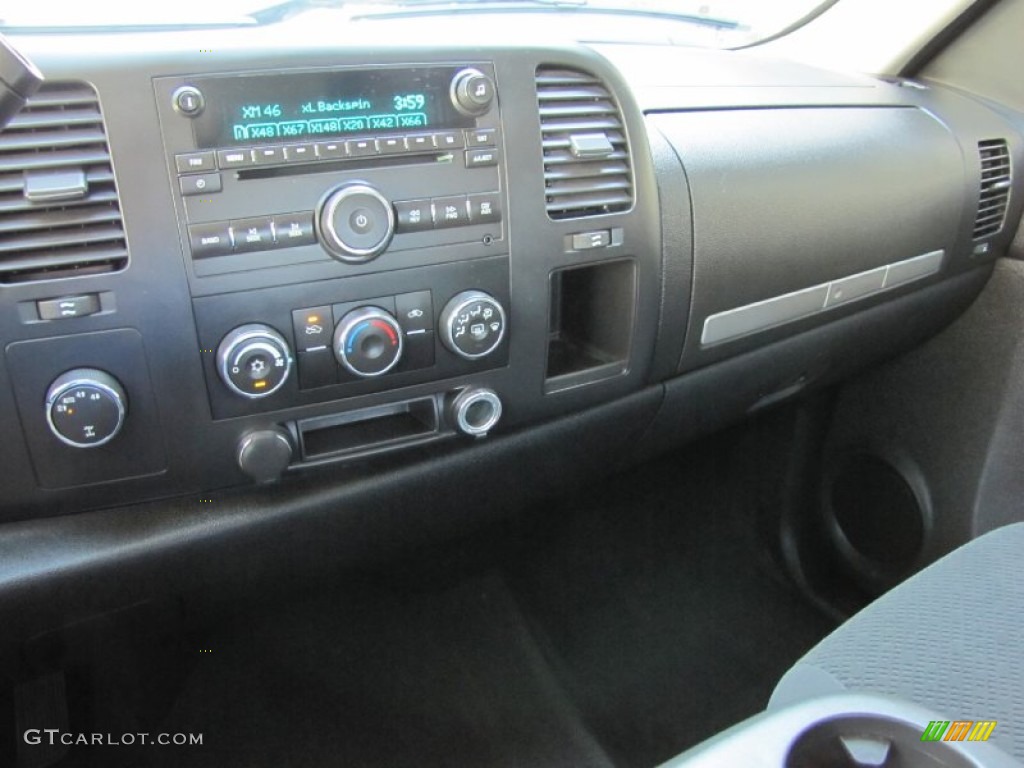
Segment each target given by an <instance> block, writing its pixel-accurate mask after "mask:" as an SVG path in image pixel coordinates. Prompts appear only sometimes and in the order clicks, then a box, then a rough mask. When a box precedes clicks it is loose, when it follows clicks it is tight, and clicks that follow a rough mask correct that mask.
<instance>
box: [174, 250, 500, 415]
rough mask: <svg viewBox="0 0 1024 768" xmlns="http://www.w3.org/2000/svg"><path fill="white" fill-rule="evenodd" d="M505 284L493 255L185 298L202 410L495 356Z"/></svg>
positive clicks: (247, 405) (491, 363) (289, 398)
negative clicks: (202, 384)
mask: <svg viewBox="0 0 1024 768" xmlns="http://www.w3.org/2000/svg"><path fill="white" fill-rule="evenodd" d="M508 291H509V288H508V258H507V257H506V256H498V257H492V258H486V259H478V260H475V261H472V262H467V263H461V264H458V263H457V264H435V265H428V266H424V267H421V268H419V269H415V270H401V271H397V272H388V273H385V274H381V275H363V276H352V277H348V278H344V279H336V280H326V281H321V282H319V283H315V284H299V285H291V286H277V287H275V288H269V289H265V290H258V291H247V292H242V293H237V294H226V295H221V296H204V297H200V298H197V299H194V300H193V307H194V309H195V316H196V321H197V324H198V330H199V341H200V348H201V349H202V350H206V351H204V353H203V354H204V360H205V361H206V370H207V385H208V391H209V396H210V402H211V406H212V409H213V414H214V417H215V418H229V417H234V416H240V415H245V414H249V413H263V412H269V411H277V410H281V409H286V408H289V407H292V406H294V405H304V404H308V403H313V402H326V401H335V400H344V399H346V398H349V397H356V396H358V395H362V394H369V393H372V392H384V391H388V390H392V389H399V388H401V387H406V386H409V385H412V384H416V383H422V382H431V381H440V380H442V379H446V378H451V377H458V376H463V375H466V374H471V373H473V372H477V371H483V370H487V369H490V368H494V367H498V366H503V365H505V364H507V361H508V339H509V334H510V330H511V318H510V317H509V315H508V309H507V307H508V306H509V296H508Z"/></svg>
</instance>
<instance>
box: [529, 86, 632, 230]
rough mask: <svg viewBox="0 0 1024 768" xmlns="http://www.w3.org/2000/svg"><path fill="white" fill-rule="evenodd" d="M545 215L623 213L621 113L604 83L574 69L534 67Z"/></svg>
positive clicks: (628, 178) (628, 187) (626, 182)
mask: <svg viewBox="0 0 1024 768" xmlns="http://www.w3.org/2000/svg"><path fill="white" fill-rule="evenodd" d="M537 105H538V108H539V110H540V126H541V141H542V144H543V149H544V186H545V190H546V195H547V198H546V205H547V212H548V216H549V217H550V218H552V219H572V218H579V217H583V216H596V215H599V214H603V213H614V212H616V211H625V210H628V209H629V208H630V206H631V205H632V204H633V179H632V172H631V170H630V165H629V147H628V145H627V142H626V131H625V129H624V128H623V125H622V114H621V112H620V111H619V108H618V106H617V104H616V103H615V99H614V98H613V97H612V95H611V93H609V91H608V89H607V88H606V87H605V85H604V84H603V83H602V82H601V81H600V80H598V79H597V78H596V77H594V76H593V75H589V74H587V73H585V72H580V71H577V70H573V69H563V68H558V67H540V68H538V70H537Z"/></svg>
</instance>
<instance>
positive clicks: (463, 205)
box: [430, 195, 469, 229]
mask: <svg viewBox="0 0 1024 768" xmlns="http://www.w3.org/2000/svg"><path fill="white" fill-rule="evenodd" d="M430 202H431V205H432V206H433V209H434V228H435V229H444V228H447V227H461V226H463V225H465V224H468V223H469V203H468V201H467V200H466V196H465V195H452V196H451V197H435V198H433V199H432V200H431V201H430Z"/></svg>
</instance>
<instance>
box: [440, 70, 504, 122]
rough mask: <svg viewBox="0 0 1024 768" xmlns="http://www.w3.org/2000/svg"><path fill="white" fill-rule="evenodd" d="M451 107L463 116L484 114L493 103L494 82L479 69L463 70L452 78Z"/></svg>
mask: <svg viewBox="0 0 1024 768" xmlns="http://www.w3.org/2000/svg"><path fill="white" fill-rule="evenodd" d="M450 95H451V98H452V105H454V107H455V108H456V109H457V110H459V112H461V113H462V114H464V115H469V116H470V117H476V116H478V115H482V114H484V113H485V112H486V111H487V110H489V109H490V108H491V104H492V103H493V102H494V81H493V80H491V78H489V77H488V76H487V75H485V74H484V73H483V72H481V71H480V70H479V69H463V70H461V71H459V72H458V73H457V74H456V75H455V77H453V78H452V85H451V90H450Z"/></svg>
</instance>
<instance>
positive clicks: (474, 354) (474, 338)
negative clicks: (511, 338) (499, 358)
mask: <svg viewBox="0 0 1024 768" xmlns="http://www.w3.org/2000/svg"><path fill="white" fill-rule="evenodd" d="M505 325H506V321H505V310H504V309H503V308H502V306H501V304H500V303H499V302H498V300H497V299H496V298H494V297H493V296H491V295H489V294H486V293H484V292H483V291H463V292H462V293H460V294H458V295H457V296H455V297H454V298H453V299H452V300H451V301H449V302H448V303H447V304H446V305H445V308H444V311H443V312H441V341H442V342H444V345H445V346H446V347H448V349H449V350H450V351H451V352H453V353H454V354H456V355H458V356H459V357H462V358H465V359H466V360H477V359H479V358H481V357H486V356H487V355H489V354H491V352H493V351H494V350H495V349H497V348H498V345H499V344H501V340H502V339H504V338H505Z"/></svg>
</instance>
